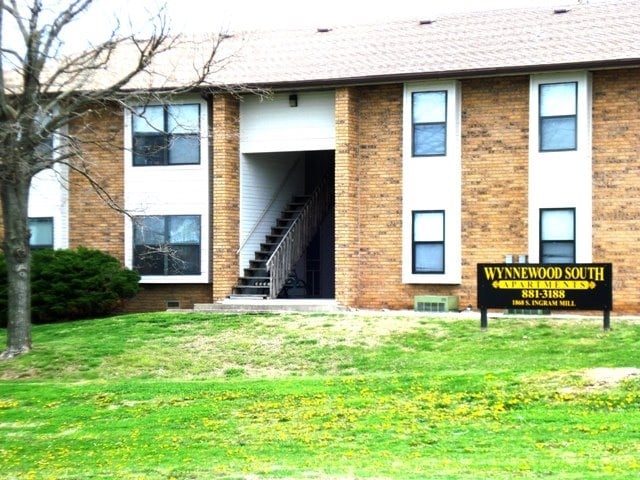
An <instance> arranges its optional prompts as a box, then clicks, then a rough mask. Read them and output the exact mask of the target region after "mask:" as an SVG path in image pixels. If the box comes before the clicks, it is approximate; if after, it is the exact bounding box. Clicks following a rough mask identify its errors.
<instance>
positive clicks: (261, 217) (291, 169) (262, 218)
mask: <svg viewBox="0 0 640 480" xmlns="http://www.w3.org/2000/svg"><path fill="white" fill-rule="evenodd" d="M301 161H302V157H299V158H298V159H297V160H296V161H295V162H294V164H293V165H291V167H290V168H289V171H288V172H287V174H286V175H285V176H284V178H283V179H282V182H280V185H279V186H278V188H277V189H276V190H275V193H274V194H273V196H272V197H271V200H270V201H269V203H268V204H267V206H266V207H264V209H263V210H262V213H260V217H258V220H257V221H256V223H255V224H254V225H253V227H252V228H251V230H250V231H249V233H248V234H247V236H246V238H245V239H244V241H243V242H242V245H240V247H239V248H238V251H237V252H236V255H239V254H240V252H241V251H242V249H243V248H244V247H245V245H246V244H247V242H248V241H249V240H250V239H251V236H252V235H253V234H254V233H255V231H256V229H257V228H258V226H259V225H260V223H261V222H262V220H264V217H265V216H266V215H267V212H268V211H269V210H270V209H271V207H272V206H273V204H274V203H275V201H276V200H277V199H278V197H280V194H281V193H282V190H284V187H285V186H286V185H287V182H288V181H289V179H290V178H291V176H292V175H293V172H294V171H295V170H296V168H298V165H300V162H301Z"/></svg>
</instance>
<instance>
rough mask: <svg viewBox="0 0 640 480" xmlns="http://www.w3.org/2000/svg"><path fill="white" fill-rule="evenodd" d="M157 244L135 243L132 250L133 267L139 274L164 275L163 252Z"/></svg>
mask: <svg viewBox="0 0 640 480" xmlns="http://www.w3.org/2000/svg"><path fill="white" fill-rule="evenodd" d="M162 250H163V248H162V247H160V246H158V245H136V246H135V247H134V250H133V268H134V269H135V270H137V271H138V273H140V275H164V274H165V257H166V255H165V253H164V252H163V251H162Z"/></svg>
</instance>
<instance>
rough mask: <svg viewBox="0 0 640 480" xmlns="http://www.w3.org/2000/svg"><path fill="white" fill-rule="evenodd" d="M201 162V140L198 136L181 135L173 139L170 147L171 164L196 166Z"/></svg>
mask: <svg viewBox="0 0 640 480" xmlns="http://www.w3.org/2000/svg"><path fill="white" fill-rule="evenodd" d="M199 162H200V139H199V138H198V136H197V135H180V136H173V137H171V145H170V146H169V163H170V164H172V165H178V164H194V163H199Z"/></svg>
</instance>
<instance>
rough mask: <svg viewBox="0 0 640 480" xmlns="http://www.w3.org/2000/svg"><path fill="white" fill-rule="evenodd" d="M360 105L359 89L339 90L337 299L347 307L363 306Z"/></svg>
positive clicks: (337, 91) (336, 109)
mask: <svg viewBox="0 0 640 480" xmlns="http://www.w3.org/2000/svg"><path fill="white" fill-rule="evenodd" d="M359 104H360V102H359V99H358V90H357V89H356V88H339V89H337V90H336V103H335V115H336V120H335V121H336V151H335V250H336V251H335V263H336V274H335V297H336V300H337V301H338V302H340V303H341V304H343V305H348V306H354V305H359V303H360V300H359V295H360V291H359V290H360V289H359V285H360V278H361V277H360V259H359V238H360V237H359V235H360V232H359V231H358V226H359V224H360V217H359V216H360V211H361V207H360V201H359V198H358V187H359V185H360V184H361V183H360V182H361V181H362V179H361V178H360V176H359V172H360V165H359V160H358V157H359V151H360V148H359V145H358V142H357V140H358V119H359V118H360V117H359V110H358V109H359Z"/></svg>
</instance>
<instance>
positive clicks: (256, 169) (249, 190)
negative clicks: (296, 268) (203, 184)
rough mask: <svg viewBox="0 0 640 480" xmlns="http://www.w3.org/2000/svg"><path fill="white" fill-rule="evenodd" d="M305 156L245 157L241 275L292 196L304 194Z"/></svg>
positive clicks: (241, 169)
mask: <svg viewBox="0 0 640 480" xmlns="http://www.w3.org/2000/svg"><path fill="white" fill-rule="evenodd" d="M302 157H303V155H302V154H301V153H296V152H283V153H269V154H250V155H242V158H241V162H240V180H241V181H240V184H241V187H240V246H241V247H240V274H241V275H242V271H243V269H244V268H245V267H247V266H248V265H249V260H252V259H253V258H254V252H256V251H257V250H259V249H260V243H261V242H264V239H265V235H267V234H268V233H270V232H271V226H272V225H274V224H275V221H276V219H277V218H278V217H279V216H280V213H281V212H282V210H283V209H284V207H285V206H286V205H287V203H288V202H289V201H290V200H291V198H292V196H293V195H300V194H303V193H304V190H303V189H304V161H302Z"/></svg>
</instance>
